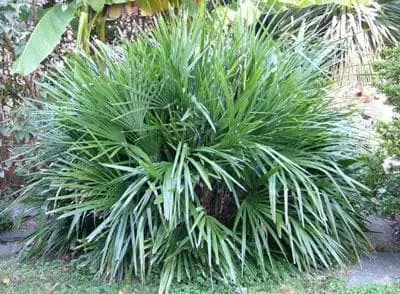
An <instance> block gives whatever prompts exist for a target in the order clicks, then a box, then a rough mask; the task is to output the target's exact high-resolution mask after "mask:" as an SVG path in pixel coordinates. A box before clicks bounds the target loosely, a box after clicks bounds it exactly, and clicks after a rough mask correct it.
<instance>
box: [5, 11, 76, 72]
mask: <svg viewBox="0 0 400 294" xmlns="http://www.w3.org/2000/svg"><path fill="white" fill-rule="evenodd" d="M64 7H65V6H62V5H56V6H54V7H53V8H51V9H50V10H49V11H48V12H47V13H46V14H45V15H44V16H43V17H42V18H41V19H40V21H39V23H38V24H37V26H36V27H35V29H34V31H33V32H32V35H31V37H30V39H29V41H28V44H26V47H25V49H24V51H23V52H22V54H21V56H20V57H19V58H18V59H17V60H16V61H15V63H14V65H13V68H12V69H13V72H14V73H18V74H21V75H27V74H30V73H31V72H32V71H34V70H35V69H36V68H37V67H38V65H39V64H40V62H42V61H43V59H45V58H46V57H47V56H48V55H49V54H50V53H51V52H52V51H53V50H54V48H55V47H56V46H57V44H58V43H59V41H60V39H61V35H62V34H63V33H64V32H65V29H66V28H67V25H68V24H69V23H70V22H71V20H72V19H73V18H74V15H75V11H76V8H75V7H73V6H72V5H69V6H67V7H66V9H64Z"/></svg>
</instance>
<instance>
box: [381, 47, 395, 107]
mask: <svg viewBox="0 0 400 294" xmlns="http://www.w3.org/2000/svg"><path fill="white" fill-rule="evenodd" d="M382 58H383V60H381V61H379V62H377V63H376V64H375V69H376V71H377V73H378V74H379V76H380V78H381V79H382V81H380V82H379V85H378V86H379V88H380V89H381V90H382V91H383V92H384V93H386V94H387V95H389V96H390V97H389V101H390V102H391V103H392V104H393V105H396V106H400V47H392V48H386V49H385V50H384V51H383V54H382Z"/></svg>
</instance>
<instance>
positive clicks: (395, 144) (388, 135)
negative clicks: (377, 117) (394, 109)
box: [377, 67, 400, 157]
mask: <svg viewBox="0 0 400 294" xmlns="http://www.w3.org/2000/svg"><path fill="white" fill-rule="evenodd" d="M399 69H400V67H399ZM399 94H400V92H399ZM399 97H400V96H399ZM377 131H378V133H379V134H380V136H381V139H382V142H383V143H382V147H383V149H384V150H385V151H386V152H387V154H388V155H389V156H395V157H400V119H395V120H394V121H393V122H391V123H384V122H379V123H378V124H377Z"/></svg>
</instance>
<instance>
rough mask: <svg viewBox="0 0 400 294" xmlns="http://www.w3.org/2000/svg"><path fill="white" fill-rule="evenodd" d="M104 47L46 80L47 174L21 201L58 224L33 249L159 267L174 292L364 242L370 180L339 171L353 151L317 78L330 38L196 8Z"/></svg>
mask: <svg viewBox="0 0 400 294" xmlns="http://www.w3.org/2000/svg"><path fill="white" fill-rule="evenodd" d="M100 47H101V49H99V52H98V55H99V56H100V58H98V62H95V61H93V60H91V59H90V58H87V57H84V56H76V57H75V58H73V59H72V60H70V62H69V63H68V64H67V67H66V68H65V69H64V70H62V71H60V72H58V73H57V74H56V75H55V76H53V77H50V78H49V79H48V83H47V85H44V87H46V96H47V97H48V99H47V101H46V102H45V105H44V110H42V111H41V113H40V114H41V115H42V117H44V118H45V119H44V122H43V123H44V126H43V128H42V129H43V133H42V134H41V135H40V136H38V143H39V147H38V149H37V150H36V151H35V154H37V156H38V157H35V158H34V159H35V160H37V159H39V163H36V164H37V166H40V167H42V169H41V171H40V172H39V173H36V174H35V175H34V176H33V178H32V181H31V183H30V185H28V186H27V187H26V189H25V191H24V194H23V195H24V196H23V197H25V198H30V199H32V200H36V201H39V203H40V204H41V205H42V207H43V206H45V207H47V214H48V215H49V219H48V221H47V222H46V223H45V225H44V227H43V229H41V230H40V231H38V232H37V234H36V236H35V237H34V238H33V239H32V240H31V244H33V248H32V251H31V254H42V255H47V254H54V253H64V252H66V251H69V250H72V249H75V250H78V253H79V254H80V258H79V262H81V264H82V265H86V266H89V267H92V268H94V269H95V270H96V271H97V272H98V274H100V275H104V276H106V277H108V278H110V279H120V278H123V277H126V276H132V275H133V276H138V277H140V278H141V279H143V280H144V279H145V278H146V277H148V275H150V274H151V273H159V274H160V291H165V290H166V289H168V288H169V286H170V285H171V283H172V281H173V280H175V279H176V280H186V279H193V278H195V277H196V275H198V274H202V275H204V276H206V277H210V278H211V279H217V280H222V281H225V282H233V283H234V282H235V281H237V279H238V277H240V275H241V273H243V271H245V270H252V271H255V272H257V273H261V274H263V275H264V277H267V276H268V275H267V273H268V272H269V271H271V272H274V271H275V270H277V269H278V266H277V265H278V264H280V263H281V262H286V263H293V264H295V265H296V266H297V267H298V268H299V269H301V270H309V269H311V268H316V267H320V266H321V267H329V266H331V265H332V264H335V263H339V264H341V265H343V264H344V263H345V262H346V261H348V260H349V259H351V258H354V256H358V255H359V254H360V253H361V252H363V250H364V249H365V248H366V241H365V237H364V235H363V232H362V229H361V227H360V222H359V215H358V214H357V212H356V211H355V210H354V209H353V207H352V205H351V202H352V201H353V196H356V195H357V193H358V191H357V190H358V188H360V187H361V185H360V184H359V183H358V182H356V181H355V180H353V179H352V178H350V177H349V176H348V175H346V174H344V173H343V171H342V167H343V166H344V165H345V164H346V163H347V162H348V159H349V154H351V152H352V151H354V145H353V144H352V140H351V138H350V137H349V136H348V134H347V133H345V132H344V131H343V130H342V125H343V120H342V119H343V114H340V113H337V112H335V111H332V108H331V105H330V103H329V101H328V100H327V99H325V91H324V86H323V85H322V84H321V73H322V72H323V70H324V68H325V62H326V60H327V57H328V54H329V53H330V50H329V48H326V47H324V49H323V50H321V48H312V47H307V46H305V43H304V42H303V41H302V40H299V41H298V42H295V43H294V44H292V45H291V46H290V48H288V49H285V50H281V49H280V48H281V47H283V46H281V44H278V43H275V42H274V41H273V40H271V39H270V38H269V37H268V36H266V35H262V34H256V33H255V32H254V30H253V29H249V28H246V27H245V26H243V24H240V23H236V24H232V25H231V26H230V27H229V28H227V29H226V30H224V31H222V30H221V29H217V28H215V27H213V24H212V22H207V21H203V20H202V19H198V18H195V19H192V20H190V21H189V20H188V18H187V17H186V16H185V15H184V16H182V17H180V18H175V17H173V18H172V19H171V20H170V21H169V22H168V23H166V22H165V20H162V19H161V20H160V21H159V23H158V24H157V25H156V27H155V29H154V32H153V33H152V34H151V36H150V37H148V36H142V37H141V38H139V39H138V41H137V42H135V43H133V44H129V45H127V46H125V47H124V48H122V49H121V50H119V51H112V50H111V49H109V48H107V47H104V46H100ZM285 47H288V45H287V44H286V45H285ZM317 49H319V50H317ZM31 168H32V166H29V167H28V168H27V170H31Z"/></svg>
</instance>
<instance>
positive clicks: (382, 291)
mask: <svg viewBox="0 0 400 294" xmlns="http://www.w3.org/2000/svg"><path fill="white" fill-rule="evenodd" d="M246 285H247V287H244V288H243V289H246V288H247V292H246V291H242V293H249V294H252V293H282V294H297V293H299V294H308V293H310V294H311V293H327V294H330V293H332V294H335V293H338V294H339V293H340V294H375V293H376V294H390V293H400V284H388V285H367V286H363V287H359V288H348V287H347V286H346V280H345V279H344V278H343V277H341V276H337V275H336V276H335V275H333V274H329V275H310V274H308V275H297V276H287V277H286V278H283V279H282V280H280V281H277V280H273V282H271V283H263V282H257V281H254V280H253V281H250V280H249V281H247V282H246ZM157 290H158V284H157V283H156V282H154V284H153V285H145V286H142V285H141V284H140V283H139V282H138V283H129V282H120V283H105V282H102V281H95V280H93V279H91V276H90V275H89V274H88V273H85V272H83V271H81V270H77V269H76V268H74V267H73V266H72V265H71V263H69V262H64V261H60V260H53V261H47V262H45V261H41V262H35V263H20V262H18V260H17V259H16V258H15V257H10V258H2V259H0V293H4V294H6V293H7V294H8V293H10V294H11V293H21V294H22V293H23V294H30V293H32V294H39V293H46V294H47V293H71V294H72V293H74V294H75V293H79V294H80V293H90V294H95V293H116V294H126V293H157ZM172 293H190V294H196V293H199V294H200V293H227V294H228V293H241V292H240V291H239V289H238V288H234V287H225V286H222V285H216V286H215V291H214V292H213V291H212V290H211V287H210V285H209V284H208V282H207V281H203V280H197V281H196V282H194V283H192V284H177V285H176V287H174V289H173V290H172Z"/></svg>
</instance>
